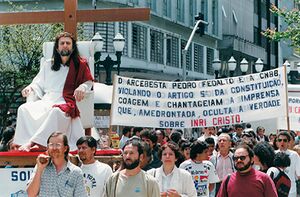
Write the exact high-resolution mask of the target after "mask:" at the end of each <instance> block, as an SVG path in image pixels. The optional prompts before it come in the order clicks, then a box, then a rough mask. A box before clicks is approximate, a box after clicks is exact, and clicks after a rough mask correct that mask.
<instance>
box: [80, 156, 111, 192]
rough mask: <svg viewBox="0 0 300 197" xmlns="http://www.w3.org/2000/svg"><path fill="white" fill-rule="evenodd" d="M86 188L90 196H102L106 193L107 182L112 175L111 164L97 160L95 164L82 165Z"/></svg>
mask: <svg viewBox="0 0 300 197" xmlns="http://www.w3.org/2000/svg"><path fill="white" fill-rule="evenodd" d="M81 169H82V171H83V177H84V183H85V189H86V192H87V194H88V196H89V197H99V196H100V197H101V196H103V193H104V187H105V183H106V181H107V180H108V178H109V177H110V176H111V175H112V169H111V167H110V166H109V165H107V164H105V163H101V162H99V161H98V160H96V162H95V163H93V164H88V165H84V164H83V165H82V166H81Z"/></svg>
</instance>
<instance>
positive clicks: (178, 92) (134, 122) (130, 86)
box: [111, 67, 286, 128]
mask: <svg viewBox="0 0 300 197" xmlns="http://www.w3.org/2000/svg"><path fill="white" fill-rule="evenodd" d="M283 72H284V71H283V67H281V68H278V69H274V70H269V71H266V72H261V73H257V74H250V75H245V76H239V77H232V78H224V79H215V80H203V81H183V82H166V81H153V80H143V79H133V78H126V77H120V76H115V77H114V92H113V103H112V109H111V110H112V117H111V118H112V122H111V124H112V125H126V126H137V127H156V128H158V127H161V128H196V127H208V126H221V125H230V124H236V123H243V122H245V123H246V122H249V121H255V120H262V119H268V118H275V117H276V118H277V117H278V116H281V115H282V116H284V115H285V114H286V113H285V112H286V104H285V103H286V96H285V95H286V86H285V79H284V77H283V76H284V73H283Z"/></svg>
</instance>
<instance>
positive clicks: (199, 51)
mask: <svg viewBox="0 0 300 197" xmlns="http://www.w3.org/2000/svg"><path fill="white" fill-rule="evenodd" d="M203 68H204V67H203V46H201V45H198V44H194V71H195V72H199V73H203Z"/></svg>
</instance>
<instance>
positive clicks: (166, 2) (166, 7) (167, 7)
mask: <svg viewBox="0 0 300 197" xmlns="http://www.w3.org/2000/svg"><path fill="white" fill-rule="evenodd" d="M163 15H164V16H166V17H169V18H171V0H163Z"/></svg>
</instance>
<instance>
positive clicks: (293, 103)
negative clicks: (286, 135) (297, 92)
mask: <svg viewBox="0 0 300 197" xmlns="http://www.w3.org/2000/svg"><path fill="white" fill-rule="evenodd" d="M288 104H289V108H288V111H289V118H290V129H291V130H294V131H299V130H300V98H299V97H293V96H289V97H288ZM277 127H278V129H288V127H287V118H286V117H281V118H278V125H277Z"/></svg>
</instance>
